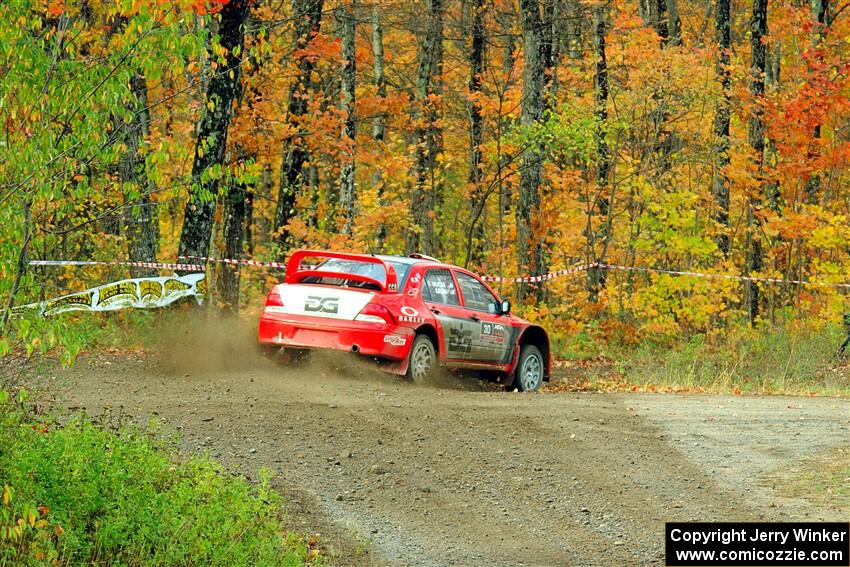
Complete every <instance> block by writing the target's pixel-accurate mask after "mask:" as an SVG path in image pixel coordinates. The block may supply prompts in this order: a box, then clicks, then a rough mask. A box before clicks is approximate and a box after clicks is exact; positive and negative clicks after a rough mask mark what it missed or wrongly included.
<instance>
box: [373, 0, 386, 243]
mask: <svg viewBox="0 0 850 567" xmlns="http://www.w3.org/2000/svg"><path fill="white" fill-rule="evenodd" d="M372 69H373V71H374V73H375V94H377V95H378V97H379V98H381V99H382V100H383V99H384V98H386V96H387V83H386V79H385V78H384V30H383V27H382V26H381V9H380V3H378V2H375V3H374V4H373V5H372ZM386 131H387V120H386V116H384V111H383V110H381V112H380V113H379V114H378V116H376V117H375V122H374V124H373V125H372V138H373V139H374V140H375V142H377V144H378V145H380V144H382V143H383V141H384V137H385V136H386ZM372 184H373V185H374V186H375V187H377V189H378V204H379V205H381V206H383V205H384V176H383V172H382V170H381V167H380V164H376V166H375V172H374V174H373V175H372ZM377 237H378V250H382V249H383V247H384V240H386V238H387V228H386V226H384V223H383V222H382V223H381V224H380V226H378V234H377Z"/></svg>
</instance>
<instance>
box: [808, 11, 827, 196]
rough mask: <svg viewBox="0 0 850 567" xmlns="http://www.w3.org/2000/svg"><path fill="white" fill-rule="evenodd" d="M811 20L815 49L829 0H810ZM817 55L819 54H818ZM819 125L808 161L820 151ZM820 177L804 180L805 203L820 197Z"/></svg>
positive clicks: (823, 30) (814, 175)
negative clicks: (813, 27) (813, 28)
mask: <svg viewBox="0 0 850 567" xmlns="http://www.w3.org/2000/svg"><path fill="white" fill-rule="evenodd" d="M811 4H812V20H813V21H814V24H815V30H814V36H813V37H812V48H813V49H815V50H817V49H819V48H820V44H821V42H823V37H824V34H825V33H826V28H827V26H828V21H827V14H828V11H829V0H811ZM818 57H819V56H818ZM820 138H821V125H820V124H815V126H814V128H813V129H812V141H811V142H810V143H809V146H810V149H809V153H808V159H809V161H814V160H815V159H816V158H817V156H818V154H819V153H820V147H819V146H820ZM820 186H821V178H820V174H819V173H813V174H812V175H811V176H809V179H808V180H807V181H806V187H805V190H804V196H805V199H806V202H807V203H811V204H814V203H817V202H818V200H819V198H820V192H821V191H820Z"/></svg>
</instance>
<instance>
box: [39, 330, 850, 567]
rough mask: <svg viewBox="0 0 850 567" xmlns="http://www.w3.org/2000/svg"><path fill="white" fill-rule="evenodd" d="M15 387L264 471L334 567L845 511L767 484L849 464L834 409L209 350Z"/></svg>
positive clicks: (556, 557) (574, 559)
mask: <svg viewBox="0 0 850 567" xmlns="http://www.w3.org/2000/svg"><path fill="white" fill-rule="evenodd" d="M178 350H179V349H178ZM30 381H31V382H32V384H31V385H32V386H34V387H36V388H39V389H41V391H42V392H45V395H47V396H52V397H53V398H54V400H55V403H56V404H57V405H58V406H59V407H80V408H85V409H87V410H88V411H89V412H90V413H93V414H99V413H101V412H103V411H104V410H105V409H106V408H109V410H110V411H111V412H112V413H113V414H121V415H125V416H132V417H133V418H134V419H135V420H136V421H140V422H143V421H145V420H146V419H147V416H150V415H157V416H159V417H160V418H161V419H163V420H165V421H166V422H167V423H169V424H171V425H172V426H173V427H175V428H176V429H178V430H179V432H180V434H181V437H182V441H181V443H182V445H183V449H185V450H188V451H201V452H204V451H206V452H209V453H210V454H211V455H212V456H214V457H215V458H217V459H219V460H221V461H222V462H224V463H225V464H226V465H227V466H228V467H229V468H230V469H231V470H234V471H238V472H240V473H242V474H245V475H247V476H248V477H249V478H256V474H257V471H258V469H260V468H261V467H265V468H268V469H270V470H271V471H273V472H274V473H276V474H277V480H276V486H278V487H279V488H280V489H281V491H282V492H283V493H284V496H285V498H286V509H287V510H286V511H287V518H288V522H289V525H290V528H291V529H293V530H296V531H298V532H301V533H306V532H308V531H309V532H312V531H320V532H321V533H322V536H321V540H322V541H323V542H324V544H325V545H326V546H327V548H328V550H329V552H330V553H331V554H332V555H331V557H332V562H333V563H335V564H340V565H417V566H419V565H423V566H437V565H440V566H442V565H469V566H472V565H482V566H483V565H487V566H497V565H511V566H515V565H524V566H531V565H541V566H543V565H545V566H550V565H582V566H584V565H656V564H663V533H664V532H663V530H664V522H665V521H676V520H704V521H710V520H726V521H733V520H761V519H764V520H796V519H800V520H846V519H847V518H848V514H850V511H848V509H847V508H846V507H844V506H845V505H846V503H843V502H838V501H836V502H834V503H830V502H829V501H828V502H827V503H826V504H824V503H823V499H822V498H821V499H820V500H817V499H816V498H815V497H814V495H813V496H812V498H807V495H806V494H803V495H802V496H803V497H795V498H790V497H788V496H787V491H785V490H784V482H785V480H786V479H790V478H793V477H794V476H795V475H796V474H798V473H799V471H801V470H802V469H804V468H805V467H806V463H807V462H809V460H810V459H814V458H824V457H826V458H830V459H845V460H846V459H848V458H850V457H849V456H850V451H848V447H849V446H850V443H849V442H850V405H848V401H847V400H846V399H819V398H790V397H763V398H757V397H731V396H729V397H726V396H682V395H661V394H631V395H626V394H598V393H597V394H593V393H587V394H518V393H505V392H503V391H498V390H496V389H495V387H494V386H492V385H488V384H485V383H481V382H477V381H474V380H470V379H457V380H455V379H449V380H444V381H442V382H441V383H440V384H437V385H435V386H434V387H415V386H412V385H410V384H407V383H405V382H403V381H401V380H400V379H398V378H396V377H393V376H389V375H385V374H382V373H380V372H378V371H376V370H374V369H372V368H371V367H368V366H365V365H363V364H361V363H359V362H355V361H352V360H350V359H348V358H345V359H336V358H333V359H329V360H325V359H323V360H318V361H315V360H314V361H313V362H310V363H308V364H306V365H304V366H301V367H299V368H281V367H280V366H279V365H275V364H273V363H269V362H268V361H265V360H264V359H262V358H260V357H259V356H258V355H253V354H252V355H250V356H246V355H245V354H244V352H243V351H242V350H230V349H228V348H219V345H212V346H211V345H206V348H205V349H202V350H201V351H199V350H198V349H197V348H196V349H194V350H183V351H182V352H172V353H170V354H168V356H163V357H161V358H151V357H150V356H142V355H139V356H130V357H127V356H122V357H115V356H111V357H110V356H92V357H88V358H85V359H83V360H81V361H80V362H79V363H78V365H77V366H76V367H75V368H74V369H72V370H55V369H51V370H47V371H41V372H40V373H39V375H38V376H37V377H33V378H31V379H30ZM812 490H815V489H814V488H813V489H812ZM821 496H822V495H821ZM815 502H817V503H815Z"/></svg>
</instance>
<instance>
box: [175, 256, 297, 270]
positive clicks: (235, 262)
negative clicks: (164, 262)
mask: <svg viewBox="0 0 850 567" xmlns="http://www.w3.org/2000/svg"><path fill="white" fill-rule="evenodd" d="M177 259H178V260H189V261H192V262H205V263H206V262H213V263H217V264H230V265H238V266H256V267H258V268H281V269H284V270H285V269H286V262H262V261H260V260H247V259H244V258H238V259H234V258H210V257H208V256H178V257H177Z"/></svg>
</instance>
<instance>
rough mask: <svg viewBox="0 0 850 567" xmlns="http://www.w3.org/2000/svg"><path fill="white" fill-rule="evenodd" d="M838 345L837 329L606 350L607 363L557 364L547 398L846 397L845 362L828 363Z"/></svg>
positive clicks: (848, 364) (849, 377) (848, 368)
mask: <svg viewBox="0 0 850 567" xmlns="http://www.w3.org/2000/svg"><path fill="white" fill-rule="evenodd" d="M843 338H844V335H843V329H841V328H840V327H838V326H827V327H825V328H823V329H820V330H794V331H791V330H788V329H784V328H771V329H767V328H763V329H759V330H746V331H744V332H740V333H739V334H730V335H727V336H723V337H715V338H713V339H712V340H709V339H707V338H706V337H705V336H704V335H697V336H694V337H692V338H691V339H690V340H688V341H686V342H681V343H678V344H653V343H650V342H644V343H641V344H638V345H637V346H628V347H612V348H609V349H607V350H606V352H605V356H601V357H600V356H596V357H594V358H587V359H584V360H581V359H579V360H575V359H573V360H564V361H562V362H560V364H559V366H562V367H565V368H567V369H569V371H567V372H561V374H562V375H566V376H567V381H566V383H564V384H558V383H553V385H552V386H551V387H550V388H549V390H556V391H559V390H560V391H563V390H570V389H572V390H589V391H651V392H654V391H662V392H697V393H702V392H704V393H731V394H787V395H809V396H811V395H817V396H850V360H847V359H845V360H843V361H835V360H833V356H834V354H835V352H836V349H837V347H838V345H839V344H841V341H842V339H843ZM571 354H572V353H571ZM566 358H569V357H566ZM557 374H558V372H557V371H556V375H557Z"/></svg>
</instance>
